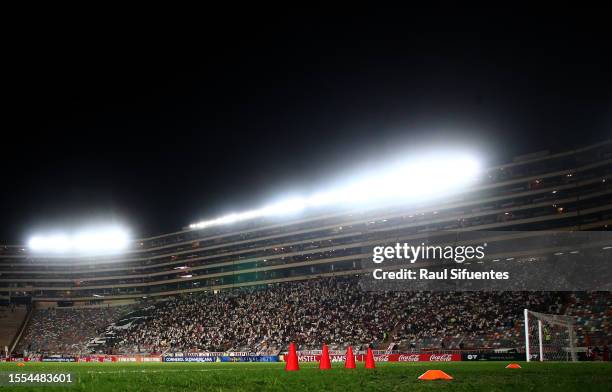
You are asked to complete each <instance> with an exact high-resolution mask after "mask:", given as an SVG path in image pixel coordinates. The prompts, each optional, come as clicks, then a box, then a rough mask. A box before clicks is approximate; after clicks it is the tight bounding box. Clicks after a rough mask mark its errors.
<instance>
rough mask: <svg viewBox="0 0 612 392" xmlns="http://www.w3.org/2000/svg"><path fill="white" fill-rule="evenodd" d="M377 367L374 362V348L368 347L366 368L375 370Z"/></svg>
mask: <svg viewBox="0 0 612 392" xmlns="http://www.w3.org/2000/svg"><path fill="white" fill-rule="evenodd" d="M375 367H376V363H375V362H374V353H373V352H372V348H371V347H368V353H367V354H366V359H365V368H366V369H374V368H375Z"/></svg>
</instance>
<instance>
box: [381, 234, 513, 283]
mask: <svg viewBox="0 0 612 392" xmlns="http://www.w3.org/2000/svg"><path fill="white" fill-rule="evenodd" d="M486 246H487V244H486V243H485V244H482V245H477V246H472V245H470V246H439V245H425V244H424V243H421V244H420V245H417V246H414V245H409V244H407V243H404V244H401V243H399V242H398V243H396V244H395V246H375V247H374V248H373V251H372V261H373V262H374V263H375V264H381V263H383V262H384V261H390V260H403V261H405V262H408V263H410V264H414V263H416V262H417V261H431V260H443V261H454V262H455V263H457V264H462V263H463V262H465V261H472V260H474V261H478V260H482V259H483V258H484V257H485V248H486ZM372 276H373V277H374V279H376V280H383V279H400V280H401V279H406V280H417V279H420V280H446V279H452V280H480V279H492V280H495V279H500V280H506V279H509V278H510V273H509V272H507V271H495V270H492V269H491V270H489V271H469V270H468V269H467V268H442V269H439V268H438V269H435V270H430V269H428V268H401V269H399V270H397V269H395V270H393V271H384V270H383V269H382V268H376V269H374V270H373V271H372Z"/></svg>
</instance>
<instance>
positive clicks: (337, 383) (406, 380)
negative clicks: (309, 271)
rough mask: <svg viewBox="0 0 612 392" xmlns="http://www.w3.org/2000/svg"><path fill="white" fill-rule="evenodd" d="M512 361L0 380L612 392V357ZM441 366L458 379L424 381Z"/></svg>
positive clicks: (95, 372) (59, 367)
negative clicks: (512, 364) (510, 363)
mask: <svg viewBox="0 0 612 392" xmlns="http://www.w3.org/2000/svg"><path fill="white" fill-rule="evenodd" d="M506 364H507V363H506V362H452V363H439V362H438V363H431V362H430V363H424V362H422V363H379V364H377V368H376V369H374V370H367V369H364V368H363V364H362V363H360V364H358V368H357V369H354V370H350V369H344V368H343V364H340V363H335V364H333V366H332V367H333V369H331V370H328V371H320V370H318V368H317V364H315V363H308V364H306V363H302V364H300V367H301V370H300V371H297V372H285V371H284V365H283V364H282V363H180V364H176V363H156V364H151V363H147V364H141V363H130V364H126V363H73V364H62V363H27V364H26V365H25V366H22V367H19V366H17V364H16V363H0V372H2V373H4V374H6V373H7V372H15V373H30V372H32V373H36V372H39V373H40V372H44V373H58V372H70V373H73V374H74V375H75V376H76V382H75V384H74V385H73V386H72V387H66V386H63V387H62V386H50V385H47V386H40V387H38V386H25V385H24V386H14V387H13V386H6V385H4V386H0V391H2V390H11V391H16V392H18V391H24V392H25V391H33V390H36V391H60V390H61V391H155V392H157V391H160V392H165V391H190V392H191V391H262V390H264V391H265V390H273V391H292V392H298V391H333V390H338V391H341V390H342V391H359V390H365V391H438V390H440V391H556V392H559V391H612V363H602V362H599V363H597V362H592V363H553V362H546V363H523V362H521V363H520V364H521V366H523V368H522V369H505V368H504V367H505V366H506ZM428 369H441V370H443V371H445V372H447V373H448V374H450V375H451V376H453V377H454V380H452V381H420V380H417V377H418V376H419V375H421V374H422V373H424V372H425V371H426V370H428Z"/></svg>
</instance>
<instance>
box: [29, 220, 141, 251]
mask: <svg viewBox="0 0 612 392" xmlns="http://www.w3.org/2000/svg"><path fill="white" fill-rule="evenodd" d="M129 241H130V237H129V235H128V232H127V231H126V230H125V229H123V228H120V227H100V228H90V229H85V230H82V231H78V232H75V233H71V234H65V233H60V234H50V235H35V236H33V237H32V238H30V240H29V241H28V248H29V249H30V250H31V251H33V252H48V253H56V254H77V255H80V254H108V253H117V252H120V251H122V250H124V249H126V248H127V247H128V245H129Z"/></svg>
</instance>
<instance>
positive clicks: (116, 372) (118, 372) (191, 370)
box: [87, 366, 319, 374]
mask: <svg viewBox="0 0 612 392" xmlns="http://www.w3.org/2000/svg"><path fill="white" fill-rule="evenodd" d="M261 369H268V370H272V369H274V370H279V369H282V368H281V367H280V366H279V367H258V368H247V369H240V371H244V370H261ZM304 369H317V370H318V369H319V368H318V367H305V368H302V370H304ZM221 371H236V369H229V368H227V369H165V370H161V369H160V370H151V369H142V370H100V371H98V370H90V371H88V372H87V374H121V373H169V372H221Z"/></svg>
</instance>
